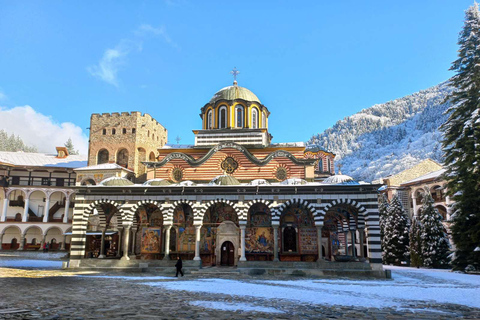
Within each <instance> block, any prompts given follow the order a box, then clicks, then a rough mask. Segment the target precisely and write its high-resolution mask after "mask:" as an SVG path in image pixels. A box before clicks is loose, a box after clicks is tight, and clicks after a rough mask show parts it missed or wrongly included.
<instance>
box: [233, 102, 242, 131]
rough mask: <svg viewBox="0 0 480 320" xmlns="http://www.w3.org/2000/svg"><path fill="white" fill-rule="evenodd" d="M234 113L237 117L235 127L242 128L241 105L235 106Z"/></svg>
mask: <svg viewBox="0 0 480 320" xmlns="http://www.w3.org/2000/svg"><path fill="white" fill-rule="evenodd" d="M235 114H236V117H237V121H236V123H237V128H243V107H240V106H239V107H237V108H236V112H235Z"/></svg>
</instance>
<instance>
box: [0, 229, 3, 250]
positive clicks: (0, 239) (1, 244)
mask: <svg viewBox="0 0 480 320" xmlns="http://www.w3.org/2000/svg"><path fill="white" fill-rule="evenodd" d="M2 247H3V233H0V251H2V250H3V248H2Z"/></svg>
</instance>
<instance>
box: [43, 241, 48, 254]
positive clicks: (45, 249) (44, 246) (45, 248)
mask: <svg viewBox="0 0 480 320" xmlns="http://www.w3.org/2000/svg"><path fill="white" fill-rule="evenodd" d="M45 252H47V242H44V243H43V253H45Z"/></svg>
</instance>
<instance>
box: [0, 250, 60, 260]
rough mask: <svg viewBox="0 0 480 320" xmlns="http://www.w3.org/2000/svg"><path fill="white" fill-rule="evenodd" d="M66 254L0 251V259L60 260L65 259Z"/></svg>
mask: <svg viewBox="0 0 480 320" xmlns="http://www.w3.org/2000/svg"><path fill="white" fill-rule="evenodd" d="M66 255H67V252H65V251H59V252H48V253H44V252H43V251H0V259H2V258H8V259H14V258H18V259H38V260H60V259H63V258H65V256H66Z"/></svg>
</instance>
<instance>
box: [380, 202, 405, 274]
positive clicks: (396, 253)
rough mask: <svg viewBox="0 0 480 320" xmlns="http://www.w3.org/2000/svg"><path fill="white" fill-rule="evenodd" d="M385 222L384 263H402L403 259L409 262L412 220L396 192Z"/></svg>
mask: <svg viewBox="0 0 480 320" xmlns="http://www.w3.org/2000/svg"><path fill="white" fill-rule="evenodd" d="M383 224H384V237H383V238H384V241H383V243H384V245H383V247H384V250H383V261H384V264H394V265H401V264H402V262H403V261H405V262H407V263H409V260H410V249H409V246H408V245H409V235H408V232H409V229H410V221H409V219H408V216H407V214H406V212H405V210H404V209H403V206H402V203H401V202H400V199H398V196H397V195H396V194H395V195H394V196H393V198H392V200H391V201H390V205H389V207H388V209H387V215H386V217H385V219H384V220H383Z"/></svg>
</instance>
